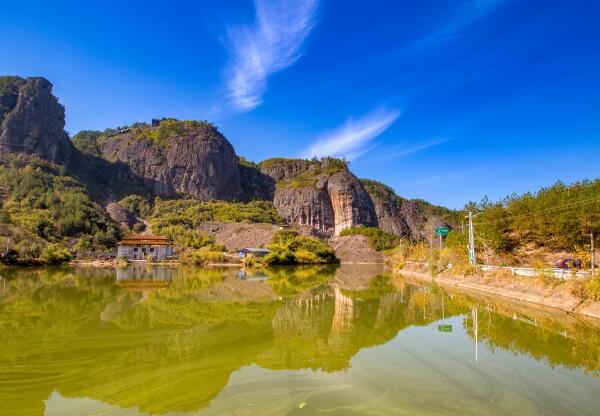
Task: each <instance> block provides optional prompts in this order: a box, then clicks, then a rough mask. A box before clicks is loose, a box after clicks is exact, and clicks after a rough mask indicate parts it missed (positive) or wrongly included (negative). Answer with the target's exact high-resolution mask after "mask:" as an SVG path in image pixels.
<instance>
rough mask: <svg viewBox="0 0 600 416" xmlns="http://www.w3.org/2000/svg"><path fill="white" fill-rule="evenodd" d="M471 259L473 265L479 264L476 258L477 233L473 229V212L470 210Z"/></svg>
mask: <svg viewBox="0 0 600 416" xmlns="http://www.w3.org/2000/svg"><path fill="white" fill-rule="evenodd" d="M469 261H470V262H471V264H472V265H475V264H477V260H476V258H475V233H474V231H473V212H471V211H469Z"/></svg>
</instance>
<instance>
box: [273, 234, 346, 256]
mask: <svg viewBox="0 0 600 416" xmlns="http://www.w3.org/2000/svg"><path fill="white" fill-rule="evenodd" d="M268 248H269V249H270V250H271V251H272V252H271V253H269V254H268V255H266V256H265V257H264V259H263V261H264V263H266V264H318V263H336V262H337V261H338V260H337V258H336V257H335V251H334V250H333V249H332V248H331V247H329V245H328V244H327V243H326V242H324V241H321V240H318V239H316V238H311V237H306V236H302V235H299V234H298V232H296V231H278V232H277V233H275V235H274V236H273V240H272V243H271V244H269V245H268Z"/></svg>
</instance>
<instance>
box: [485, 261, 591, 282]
mask: <svg viewBox="0 0 600 416" xmlns="http://www.w3.org/2000/svg"><path fill="white" fill-rule="evenodd" d="M478 267H479V268H480V269H481V270H483V271H484V272H495V271H498V270H509V271H510V272H511V273H512V274H513V275H515V276H525V277H536V276H539V275H540V274H546V275H549V276H552V277H555V278H557V279H561V280H569V279H573V278H575V279H585V278H587V277H590V275H591V273H590V272H588V271H583V270H569V269H534V268H532V267H509V266H491V265H488V264H480V265H479V266H478Z"/></svg>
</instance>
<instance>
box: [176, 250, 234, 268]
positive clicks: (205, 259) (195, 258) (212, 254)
mask: <svg viewBox="0 0 600 416" xmlns="http://www.w3.org/2000/svg"><path fill="white" fill-rule="evenodd" d="M224 260H225V256H224V255H223V253H222V252H219V251H210V250H209V249H208V247H206V248H202V249H199V250H194V249H187V250H185V251H184V252H183V253H182V254H181V256H180V257H179V261H180V262H181V263H182V264H191V265H195V266H201V265H205V264H207V263H219V262H222V261H224Z"/></svg>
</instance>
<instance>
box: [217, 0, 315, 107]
mask: <svg viewBox="0 0 600 416" xmlns="http://www.w3.org/2000/svg"><path fill="white" fill-rule="evenodd" d="M318 3H319V0H279V1H269V0H255V1H254V6H255V9H256V16H255V19H256V21H255V22H254V23H253V24H252V25H244V26H239V27H234V28H232V29H231V30H229V33H228V39H227V47H228V49H229V51H230V53H231V63H230V65H229V67H228V68H227V69H226V71H225V76H226V84H227V88H228V89H229V94H230V98H231V100H232V103H233V105H234V106H235V108H236V109H238V110H240V111H249V110H251V109H253V108H255V107H256V106H258V105H260V104H261V103H262V99H263V95H264V93H265V91H266V89H267V79H268V77H269V75H271V74H273V73H275V72H278V71H281V70H283V69H285V68H287V67H288V66H290V65H292V64H293V63H294V62H296V61H297V60H298V59H299V58H300V57H301V56H302V46H303V44H304V41H305V40H306V38H307V37H308V35H309V34H310V32H311V30H312V29H313V27H314V26H315V22H316V14H317V8H318Z"/></svg>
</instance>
